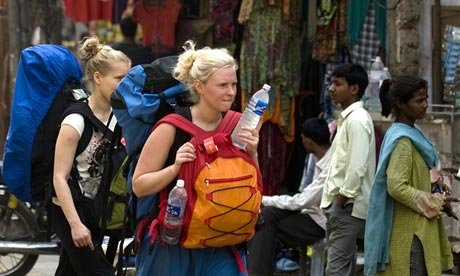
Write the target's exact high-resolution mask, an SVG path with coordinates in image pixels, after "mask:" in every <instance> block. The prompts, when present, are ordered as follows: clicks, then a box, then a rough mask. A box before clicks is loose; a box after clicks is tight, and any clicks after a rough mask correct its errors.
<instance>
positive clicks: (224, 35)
mask: <svg viewBox="0 0 460 276" xmlns="http://www.w3.org/2000/svg"><path fill="white" fill-rule="evenodd" d="M237 6H238V1H234V0H211V12H210V14H211V19H212V20H214V21H215V22H216V26H215V28H214V42H215V43H218V44H223V43H229V42H233V35H234V32H235V19H234V13H235V9H236V7H237Z"/></svg>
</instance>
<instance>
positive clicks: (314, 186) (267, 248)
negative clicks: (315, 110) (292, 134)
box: [248, 118, 330, 276]
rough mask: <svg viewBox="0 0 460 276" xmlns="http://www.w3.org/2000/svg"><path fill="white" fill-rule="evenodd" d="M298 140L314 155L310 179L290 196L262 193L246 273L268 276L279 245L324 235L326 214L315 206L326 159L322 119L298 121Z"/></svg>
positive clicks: (325, 127) (303, 243) (301, 243)
mask: <svg viewBox="0 0 460 276" xmlns="http://www.w3.org/2000/svg"><path fill="white" fill-rule="evenodd" d="M301 136H302V142H303V145H304V147H305V149H306V150H307V152H309V153H312V154H313V155H315V157H316V158H317V160H318V162H317V163H316V167H315V173H314V177H313V181H312V182H311V183H310V184H309V185H307V186H306V187H305V188H304V189H303V190H302V192H301V193H298V194H295V195H294V196H288V195H279V196H264V197H263V199H262V203H263V205H264V208H263V209H262V218H263V220H264V224H263V226H262V228H261V229H260V230H259V231H257V232H256V234H255V236H254V237H253V238H252V239H251V241H249V243H248V250H249V254H248V272H249V275H251V276H255V275H272V274H273V271H274V265H275V257H276V253H277V252H278V251H279V249H280V248H281V245H285V246H287V247H297V246H307V245H310V244H313V243H315V242H316V241H318V240H320V239H323V238H324V236H325V226H326V217H325V216H324V214H323V212H322V211H321V209H320V208H319V203H320V201H321V194H322V190H323V184H324V181H325V180H326V176H327V168H328V165H329V159H330V157H329V156H330V153H329V152H330V151H328V149H329V145H330V141H329V139H330V135H329V127H328V124H327V123H326V121H324V120H323V119H318V118H311V119H308V120H306V121H305V122H304V123H303V124H302V135H301Z"/></svg>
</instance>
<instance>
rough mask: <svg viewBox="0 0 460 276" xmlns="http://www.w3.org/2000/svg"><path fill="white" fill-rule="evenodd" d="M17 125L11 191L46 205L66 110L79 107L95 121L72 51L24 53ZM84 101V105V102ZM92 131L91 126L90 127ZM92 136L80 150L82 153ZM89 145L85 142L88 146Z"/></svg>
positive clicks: (7, 164)
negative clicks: (58, 138)
mask: <svg viewBox="0 0 460 276" xmlns="http://www.w3.org/2000/svg"><path fill="white" fill-rule="evenodd" d="M16 77H17V78H16V84H15V88H14V96H13V103H12V107H11V121H10V126H9V130H8V134H7V137H6V142H5V148H4V156H3V160H4V161H3V162H4V163H3V177H4V179H5V183H6V185H7V186H8V189H9V190H10V191H11V192H12V193H13V194H14V195H15V196H17V197H18V198H19V199H21V200H23V201H43V200H45V199H46V198H47V197H49V196H50V193H51V189H52V184H51V183H52V182H51V181H52V168H53V163H54V162H53V160H54V154H53V153H54V147H55V143H56V138H57V135H58V132H59V125H60V122H61V117H62V115H63V113H64V111H65V110H66V109H67V108H68V107H69V106H70V105H71V104H73V103H75V104H76V105H77V107H76V110H77V112H79V113H81V114H82V115H83V116H84V117H85V121H86V118H87V119H88V120H91V121H93V119H94V118H95V117H94V116H93V117H92V118H90V117H91V115H92V112H90V110H89V108H87V105H86V103H82V102H81V101H82V100H84V99H86V97H87V94H86V93H85V92H84V91H83V90H82V89H80V88H81V85H80V79H81V70H80V65H79V63H78V61H77V60H76V59H75V57H74V55H73V54H72V52H70V51H69V50H68V49H66V48H65V47H63V46H59V45H38V46H32V47H28V48H26V49H24V50H23V51H22V52H21V57H20V60H19V65H18V70H17V75H16ZM79 102H80V103H79ZM87 127H88V128H91V127H92V126H91V123H89V124H85V131H84V132H85V133H89V131H87ZM90 138H91V135H85V136H84V137H82V139H81V143H80V144H79V146H78V148H77V153H78V152H82V151H83V150H84V148H85V146H86V145H85V143H86V144H87V143H89V139H90ZM83 140H85V141H83Z"/></svg>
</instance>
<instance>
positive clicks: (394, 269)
mask: <svg viewBox="0 0 460 276" xmlns="http://www.w3.org/2000/svg"><path fill="white" fill-rule="evenodd" d="M387 175H388V178H387V183H388V186H387V189H388V193H389V194H390V196H391V197H393V198H394V199H395V205H394V209H393V227H392V231H391V238H390V260H389V264H388V266H387V268H386V270H385V271H384V272H381V273H379V274H378V275H409V269H410V267H409V263H410V251H411V244H412V239H413V237H414V235H416V236H417V237H418V238H419V239H420V241H421V242H422V244H423V248H424V249H425V250H424V254H425V263H426V267H427V271H428V275H441V271H442V270H446V269H449V268H451V267H452V265H453V261H452V253H451V249H450V244H449V241H448V238H447V234H446V230H445V228H444V223H443V220H442V218H440V219H428V218H426V217H424V216H422V215H420V214H418V213H416V212H415V211H413V210H412V209H410V208H409V207H408V206H409V205H410V203H411V202H412V200H414V197H415V189H417V190H422V191H426V192H430V191H431V182H430V172H429V169H428V167H427V165H426V163H425V161H424V159H423V157H422V156H421V154H420V153H419V151H418V150H417V148H416V147H415V146H414V145H413V144H412V142H411V141H410V139H408V138H401V139H400V140H399V141H398V143H397V145H396V147H395V149H394V151H393V153H392V154H391V157H390V161H389V164H388V168H387Z"/></svg>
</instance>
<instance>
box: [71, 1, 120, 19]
mask: <svg viewBox="0 0 460 276" xmlns="http://www.w3.org/2000/svg"><path fill="white" fill-rule="evenodd" d="M63 3H64V7H65V9H64V10H65V12H64V16H66V17H69V18H71V19H73V20H74V21H76V22H83V23H86V22H89V21H94V20H106V21H112V7H113V0H105V1H100V0H64V2H63Z"/></svg>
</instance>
